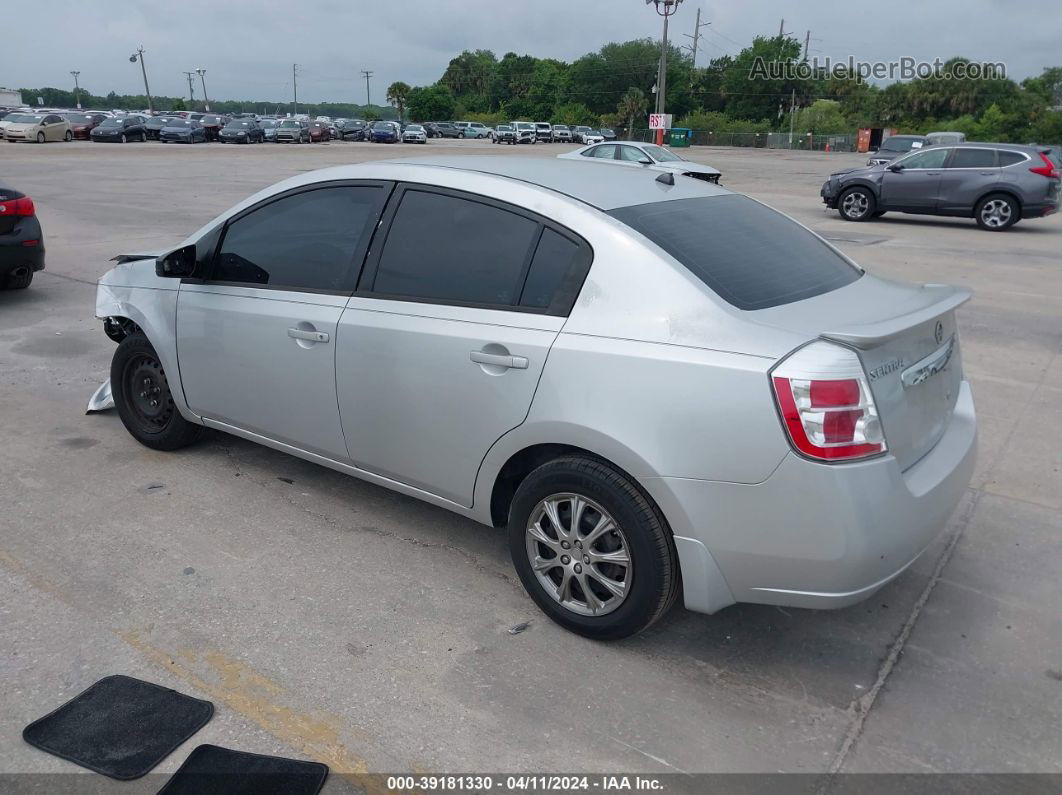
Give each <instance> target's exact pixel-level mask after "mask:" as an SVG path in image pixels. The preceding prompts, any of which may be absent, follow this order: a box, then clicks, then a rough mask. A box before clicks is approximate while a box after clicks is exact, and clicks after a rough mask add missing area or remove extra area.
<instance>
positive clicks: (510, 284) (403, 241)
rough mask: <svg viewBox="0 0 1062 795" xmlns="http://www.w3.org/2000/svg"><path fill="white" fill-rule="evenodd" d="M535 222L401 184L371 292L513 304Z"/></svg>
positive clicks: (483, 205) (535, 228) (429, 298)
mask: <svg viewBox="0 0 1062 795" xmlns="http://www.w3.org/2000/svg"><path fill="white" fill-rule="evenodd" d="M537 236H538V224H537V223H535V222H534V221H532V220H531V219H530V218H526V217H524V216H522V215H517V214H516V213H511V212H508V211H506V210H502V209H499V208H497V207H493V206H491V205H489V204H482V203H480V202H476V201H470V200H468V199H463V198H459V197H456V196H448V195H444V194H440V193H428V192H425V191H419V190H407V191H406V192H405V193H404V194H403V196H402V203H401V204H400V205H399V207H398V211H397V212H396V214H395V218H394V221H393V222H392V223H391V228H390V230H389V231H388V233H387V241H386V243H385V244H384V248H383V251H382V252H381V254H380V263H379V266H378V269H377V272H376V279H375V282H374V283H373V288H372V289H373V292H376V293H383V294H385V295H394V296H401V297H407V298H422V299H427V300H432V301H452V302H457V303H471V304H488V305H490V304H493V305H498V304H501V305H510V306H511V305H512V304H515V303H516V299H517V297H518V296H519V292H520V283H521V279H522V277H523V274H524V264H525V263H526V262H527V259H528V257H529V256H530V253H531V246H532V244H533V243H534V242H535V240H536V238H537Z"/></svg>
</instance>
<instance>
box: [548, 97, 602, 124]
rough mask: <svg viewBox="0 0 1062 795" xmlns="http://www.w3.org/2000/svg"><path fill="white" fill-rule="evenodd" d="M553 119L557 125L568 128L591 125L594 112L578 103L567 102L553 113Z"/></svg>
mask: <svg viewBox="0 0 1062 795" xmlns="http://www.w3.org/2000/svg"><path fill="white" fill-rule="evenodd" d="M553 118H554V120H555V122H556V123H557V124H567V125H569V126H572V125H579V124H593V123H594V112H593V111H592V110H590V108H588V107H586V105H583V104H582V103H580V102H568V103H565V104H564V105H559V106H558V107H557V108H556V109H555V110H554V111H553Z"/></svg>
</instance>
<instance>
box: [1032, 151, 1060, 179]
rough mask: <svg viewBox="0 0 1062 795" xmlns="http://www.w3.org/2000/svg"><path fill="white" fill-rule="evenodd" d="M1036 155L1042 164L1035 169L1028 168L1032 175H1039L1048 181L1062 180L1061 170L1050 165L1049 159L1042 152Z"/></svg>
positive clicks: (1052, 164)
mask: <svg viewBox="0 0 1062 795" xmlns="http://www.w3.org/2000/svg"><path fill="white" fill-rule="evenodd" d="M1038 154H1039V155H1040V159H1041V160H1043V161H1044V164H1043V165H1042V166H1037V167H1036V168H1030V169H1029V171H1031V172H1032V173H1034V174H1039V175H1040V176H1041V177H1047V178H1048V179H1062V169H1060V168H1059V167H1058V166H1056V165H1055V164H1054V163H1052V162H1051V158H1049V157H1048V156H1047V155H1045V154H1044V153H1043V152H1039V153H1038Z"/></svg>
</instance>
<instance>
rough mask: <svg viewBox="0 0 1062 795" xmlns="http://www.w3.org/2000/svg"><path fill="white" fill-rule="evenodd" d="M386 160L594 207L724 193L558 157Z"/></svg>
mask: <svg viewBox="0 0 1062 795" xmlns="http://www.w3.org/2000/svg"><path fill="white" fill-rule="evenodd" d="M387 162H391V163H396V164H408V165H418V166H432V167H435V168H450V169H457V170H461V171H474V172H477V173H481V174H493V175H495V176H499V177H505V178H508V179H514V180H518V181H520V182H526V183H529V184H531V185H538V186H540V187H543V188H546V189H548V190H552V191H556V192H557V193H562V194H564V195H566V196H570V197H572V198H573V199H577V200H578V201H581V202H584V203H586V204H589V205H591V206H593V207H597V208H598V209H600V210H615V209H617V208H619V207H630V206H631V205H635V204H648V203H650V202H656V201H672V200H675V199H693V198H699V197H704V196H723V195H726V194H728V193H730V191H728V190H726V189H725V188H721V187H719V186H717V185H713V184H711V183H709V182H706V181H704V180H697V179H690V178H679V179H676V180H675V184H674V185H667V184H665V183H662V182H658V181H657V177H659V176H661V172H660V171H655V170H653V171H650V170H642V169H630V168H617V167H615V166H609V165H606V164H602V163H593V162H589V161H588V162H586V163H581V162H579V161H578V160H560V159H558V158H549V159H545V158H536V157H515V156H505V155H481V156H467V155H466V156H463V157H462V156H450V157H445V156H439V157H424V158H405V159H402V160H391V161H387Z"/></svg>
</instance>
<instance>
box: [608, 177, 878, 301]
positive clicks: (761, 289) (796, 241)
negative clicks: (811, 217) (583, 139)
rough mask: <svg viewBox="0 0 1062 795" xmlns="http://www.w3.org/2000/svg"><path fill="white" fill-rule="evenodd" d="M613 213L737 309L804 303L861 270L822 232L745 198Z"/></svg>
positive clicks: (707, 199)
mask: <svg viewBox="0 0 1062 795" xmlns="http://www.w3.org/2000/svg"><path fill="white" fill-rule="evenodd" d="M609 214H610V215H612V216H613V217H614V218H616V219H618V220H620V221H622V222H623V223H625V224H627V225H628V226H630V227H632V228H633V229H635V230H636V231H638V232H640V233H641V234H643V235H645V236H646V237H647V238H649V239H650V240H652V241H653V242H654V243H656V244H657V245H658V246H660V248H662V249H664V251H666V252H667V253H668V254H670V255H671V256H672V257H674V258H675V259H677V260H678V261H679V262H681V263H682V264H683V265H685V266H686V267H687V268H688V269H689V270H690V272H692V273H693V274H694V275H695V276H696V277H697V278H699V279H700V280H701V281H702V282H704V283H705V284H706V285H708V287H710V288H711V289H712V290H714V291H715V292H716V294H718V295H719V297H720V298H722V299H723V300H725V301H727V302H728V303H730V304H733V305H734V306H736V307H737V308H738V309H746V310H754V309H767V308H769V307H772V306H780V305H782V304H788V303H792V302H793V301H802V300H804V299H805V298H812V297H814V296H816V295H822V294H823V293H828V292H831V291H832V290H836V289H838V288H840V287H844V286H845V285H848V284H851V283H852V282H854V281H855V280H856V279H858V278H859V277H860V276H862V275H863V272H862V271H861V270H859V269H858V268H856V267H854V266H853V265H851V264H850V263H849V262H848V261H847V260H846V259H844V257H842V256H841V255H840V254H838V253H837V252H836V251H834V250H833V249H832V248H831V247H830V246H829V245H827V243H826V242H825V241H823V240H822V239H821V238H819V237H818V236H817V235H815V234H813V233H811V232H809V231H808V230H807V229H805V228H804V227H802V226H800V224H798V223H796V222H795V221H791V220H789V219H788V218H786V217H785V216H784V215H782V214H781V213H779V212H776V211H774V210H772V209H770V208H769V207H765V206H764V205H762V204H760V203H759V202H756V201H753V200H752V199H750V198H748V197H747V196H737V195H731V196H717V197H703V198H696V199H678V200H676V201H666V202H653V203H651V204H639V205H635V206H633V207H621V208H620V209H618V210H612V211H611V212H610V213H609Z"/></svg>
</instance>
